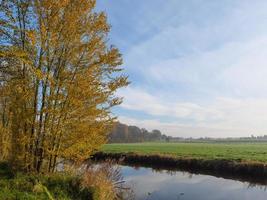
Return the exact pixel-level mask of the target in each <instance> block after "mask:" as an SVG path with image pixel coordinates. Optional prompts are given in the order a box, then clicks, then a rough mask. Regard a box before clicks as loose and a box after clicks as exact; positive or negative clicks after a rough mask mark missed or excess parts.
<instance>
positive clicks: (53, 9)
mask: <svg viewBox="0 0 267 200" xmlns="http://www.w3.org/2000/svg"><path fill="white" fill-rule="evenodd" d="M0 2H1V3H0V6H1V7H0V18H1V19H0V119H1V122H0V154H1V156H2V159H8V160H9V161H10V162H11V163H12V164H13V166H16V167H20V168H23V169H25V170H29V171H37V172H41V171H44V172H47V171H48V172H50V171H53V170H54V169H55V167H56V164H57V160H58V159H71V160H74V161H76V162H78V161H83V160H84V159H86V158H88V156H90V155H91V154H92V153H93V152H94V151H96V150H97V149H98V148H99V147H100V145H101V144H103V143H105V142H106V135H107V133H108V131H109V129H110V128H111V127H112V123H113V122H114V119H115V117H114V116H113V115H112V113H111V108H112V107H113V106H116V105H118V104H120V103H121V100H122V99H121V98H120V97H117V96H116V95H115V92H116V90H117V89H118V88H120V87H124V86H126V85H127V84H128V81H127V77H126V76H125V75H123V74H122V72H121V71H122V68H121V67H120V66H121V64H122V58H121V55H120V53H119V51H118V49H117V48H115V47H114V46H109V45H108V44H107V43H108V38H107V37H108V32H109V30H110V26H109V25H108V24H107V19H106V15H105V13H103V12H96V11H95V4H96V1H95V0H0Z"/></svg>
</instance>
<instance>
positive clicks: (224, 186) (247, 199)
mask: <svg viewBox="0 0 267 200" xmlns="http://www.w3.org/2000/svg"><path fill="white" fill-rule="evenodd" d="M121 173H122V176H123V178H124V181H125V183H126V184H127V185H128V186H129V187H130V188H131V189H132V190H133V193H134V195H135V199H137V200H266V199H267V190H266V186H264V185H257V184H251V183H248V182H241V181H236V180H231V179H224V178H218V177H214V176H210V175H201V174H192V173H187V172H181V171H167V170H161V171H156V170H153V169H151V168H144V167H139V168H135V167H130V166H121Z"/></svg>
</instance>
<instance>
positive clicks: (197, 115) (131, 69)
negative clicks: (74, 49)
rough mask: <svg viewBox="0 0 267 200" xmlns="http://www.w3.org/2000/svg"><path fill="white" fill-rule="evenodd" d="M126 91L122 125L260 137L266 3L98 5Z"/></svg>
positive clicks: (265, 121)
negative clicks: (119, 55)
mask: <svg viewBox="0 0 267 200" xmlns="http://www.w3.org/2000/svg"><path fill="white" fill-rule="evenodd" d="M97 9H98V10H104V11H105V12H106V13H107V14H108V21H109V23H110V24H111V25H112V29H111V33H110V35H109V39H110V43H112V44H115V45H116V46H117V47H118V48H119V49H120V50H121V52H122V54H123V58H124V65H123V66H124V68H125V73H127V74H128V75H129V77H130V81H131V82H132V83H131V85H130V86H129V87H128V88H126V89H122V90H120V91H119V92H118V94H119V95H121V96H124V103H123V104H122V105H120V106H119V107H118V108H116V109H115V110H114V113H115V114H116V115H118V116H119V120H120V121H121V122H123V123H127V124H131V125H137V126H140V127H144V128H147V129H149V130H151V129H160V130H161V131H162V132H163V133H165V134H168V135H173V136H183V137H201V136H203V137H204V136H207V137H228V136H232V137H238V136H249V135H251V134H254V135H263V134H267V1H265V0H254V1H251V0H98V2H97Z"/></svg>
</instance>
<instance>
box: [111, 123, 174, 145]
mask: <svg viewBox="0 0 267 200" xmlns="http://www.w3.org/2000/svg"><path fill="white" fill-rule="evenodd" d="M169 138H170V137H168V136H166V135H164V134H162V133H161V132H160V131H159V130H152V131H151V132H149V131H148V130H146V129H144V128H139V127H137V126H128V125H126V124H121V123H119V122H118V123H116V124H115V125H114V128H113V130H112V132H111V133H110V135H109V143H133V142H150V141H168V139H169Z"/></svg>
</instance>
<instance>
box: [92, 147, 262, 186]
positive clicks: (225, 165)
mask: <svg viewBox="0 0 267 200" xmlns="http://www.w3.org/2000/svg"><path fill="white" fill-rule="evenodd" d="M92 159H93V160H95V161H104V160H107V159H112V160H115V161H118V162H120V163H121V164H125V165H131V166H138V167H150V168H153V169H156V170H182V171H186V172H191V173H201V174H208V175H213V176H217V177H223V178H231V179H236V180H242V181H248V182H251V183H260V184H264V185H266V184H267V163H266V164H265V163H260V162H243V161H232V160H221V159H214V160H205V159H196V158H192V159H191V158H177V157H173V156H162V155H142V154H136V153H126V154H125V153H103V152H99V153H96V154H95V155H94V156H93V157H92Z"/></svg>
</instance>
